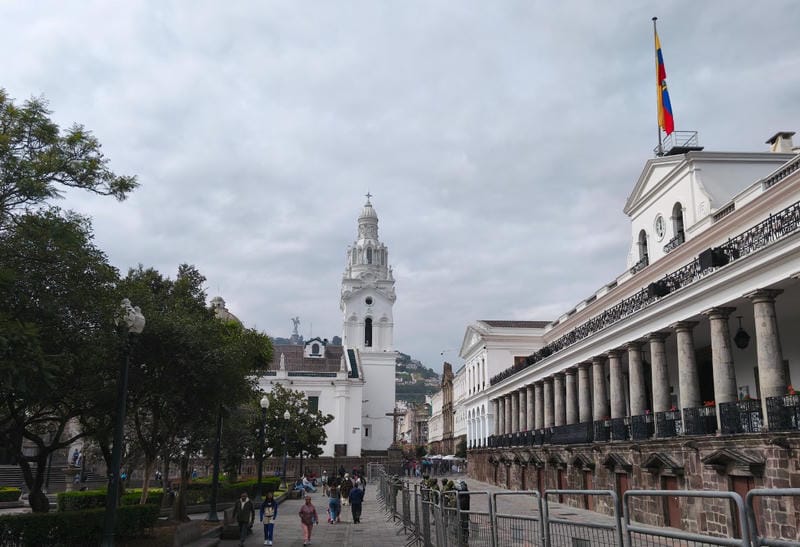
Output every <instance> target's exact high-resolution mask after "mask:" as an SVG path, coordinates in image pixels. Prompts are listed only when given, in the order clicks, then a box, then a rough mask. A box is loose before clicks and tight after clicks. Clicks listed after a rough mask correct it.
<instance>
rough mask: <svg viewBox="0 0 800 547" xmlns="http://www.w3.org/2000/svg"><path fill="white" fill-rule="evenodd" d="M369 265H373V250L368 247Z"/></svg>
mask: <svg viewBox="0 0 800 547" xmlns="http://www.w3.org/2000/svg"><path fill="white" fill-rule="evenodd" d="M367 264H372V248H371V247H367Z"/></svg>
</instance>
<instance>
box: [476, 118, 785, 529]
mask: <svg viewBox="0 0 800 547" xmlns="http://www.w3.org/2000/svg"><path fill="white" fill-rule="evenodd" d="M792 135H793V134H792V133H789V132H781V133H778V134H776V135H775V136H774V137H772V138H771V139H770V140H769V141H768V144H770V145H771V150H770V151H769V152H767V151H765V152H753V153H740V152H734V153H728V152H708V151H704V150H702V149H701V148H700V147H693V148H692V149H687V150H676V151H674V153H672V154H667V155H665V156H660V157H656V158H654V159H650V160H648V161H647V162H646V164H645V166H644V169H643V170H642V172H641V175H640V176H639V178H638V180H637V181H636V184H635V185H634V188H633V191H632V192H631V194H630V197H629V198H628V200H627V203H626V204H625V207H624V211H625V213H626V214H627V215H628V217H629V218H630V223H631V246H630V252H629V255H628V257H627V267H626V268H625V270H624V271H623V272H622V273H621V274H620V275H619V276H618V277H617V278H616V279H613V280H611V281H610V282H609V283H607V284H605V285H603V286H602V287H600V288H599V289H598V290H597V291H596V292H595V293H594V294H592V295H590V296H589V297H588V298H586V299H584V300H583V301H581V302H579V303H578V304H577V305H576V306H574V307H573V308H572V309H570V310H569V311H567V312H565V313H564V314H562V315H561V316H560V317H558V318H557V319H556V320H554V321H549V322H546V323H545V324H542V325H538V328H535V329H534V330H535V332H533V331H532V332H530V333H527V338H528V342H527V345H528V347H529V348H531V349H533V350H534V351H530V352H522V351H520V352H519V353H518V354H516V355H514V356H513V358H509V357H506V358H505V359H504V360H503V361H495V362H488V361H484V358H485V357H487V355H486V350H485V349H484V347H483V338H484V337H485V335H484V334H482V333H480V332H478V331H479V330H480V329H476V328H475V326H470V327H468V329H467V335H466V337H465V340H469V342H466V343H465V344H464V345H463V346H462V357H463V358H465V360H466V361H467V367H468V368H469V369H470V372H469V377H470V378H471V379H470V388H469V391H470V394H469V396H468V397H467V398H466V399H465V401H464V403H463V404H464V405H467V410H468V413H469V414H468V415H469V418H470V427H469V429H468V444H469V450H470V452H469V461H470V465H469V473H470V475H472V476H473V477H475V478H477V479H479V480H485V481H489V482H494V483H496V484H499V485H502V486H506V487H509V488H516V489H537V490H544V489H553V488H562V489H581V488H582V489H593V488H594V489H610V490H615V491H616V492H617V494H618V496H619V497H620V498H622V495H623V494H624V492H626V491H627V490H629V489H643V490H653V489H665V490H675V491H676V496H675V497H672V498H663V501H664V504H663V506H662V504H661V501H662V500H661V499H647V498H642V499H640V500H638V501H635V502H633V503H632V504H631V511H632V518H633V519H634V520H637V521H639V522H643V523H647V524H652V525H656V526H673V527H678V528H683V529H687V530H691V531H698V532H703V533H710V534H713V535H718V534H722V535H725V534H727V533H729V532H730V531H731V530H733V529H735V528H736V527H737V526H738V525H739V523H738V522H737V518H738V515H737V514H736V513H735V512H734V511H731V510H730V508H728V507H727V505H725V506H724V507H723V506H721V505H720V502H719V500H711V499H709V500H706V499H698V500H695V501H692V500H690V499H688V498H683V497H681V496H680V491H682V490H719V491H733V492H737V493H739V494H740V495H741V496H742V497H743V498H744V496H745V495H746V493H747V492H748V491H750V490H751V489H753V488H781V487H790V486H794V487H796V486H798V485H800V458H798V453H799V452H798V449H799V448H800V395H798V394H796V393H795V390H794V387H793V382H796V381H800V339H798V338H797V337H796V336H795V334H796V333H797V331H798V328H800V305H799V304H800V282H798V280H799V279H800V201H799V200H800V155H798V154H797V152H798V149H796V148H794V147H793V145H792V142H791V137H792ZM478 326H481V327H484V328H485V325H481V324H480V322H479V323H478ZM473 335H476V336H473ZM473 340H474V342H473ZM522 346H525V343H523V344H522ZM522 346H521V347H519V348H518V349H519V350H522V349H523V347H522ZM473 378H474V379H473ZM565 503H568V504H571V505H575V506H580V507H584V508H592V509H594V510H596V511H602V512H610V511H612V509H613V508H612V507H610V506H609V505H608V504H605V503H604V502H603V501H602V500H599V499H598V500H590V499H589V497H585V496H571V497H569V499H567V500H566V501H565ZM762 503H763V505H762V507H763V512H762V515H764V521H763V522H761V523H760V525H761V526H764V527H767V528H768V529H770V530H773V531H776V532H775V534H776V535H775V537H789V538H791V539H796V535H797V534H798V530H800V520H799V519H798V516H797V515H798V512H797V511H796V510H795V504H796V502H794V501H793V500H791V499H786V498H783V499H781V498H780V497H772V498H765V499H764V500H763V502H762ZM723 505H724V504H723ZM798 508H800V507H798ZM711 514H713V522H712V519H711V517H709V516H708V515H711Z"/></svg>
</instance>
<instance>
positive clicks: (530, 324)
mask: <svg viewBox="0 0 800 547" xmlns="http://www.w3.org/2000/svg"><path fill="white" fill-rule="evenodd" d="M481 323H486V324H487V325H489V326H490V327H506V328H510V329H543V328H545V327H546V326H547V325H549V324H550V321H505V320H495V319H481Z"/></svg>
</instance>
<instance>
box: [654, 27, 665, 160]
mask: <svg viewBox="0 0 800 547" xmlns="http://www.w3.org/2000/svg"><path fill="white" fill-rule="evenodd" d="M657 19H658V17H653V44H655V39H656V36H658V33H657V31H656V20H657ZM653 50H654V53H655V58H656V105H658V104H661V103H660V101H661V96H660V93H661V89H659V85H658V84H659V81H658V51H657V50H656V48H655V45H654V46H653ZM659 114H660V111H657V112H656V128H657V129H658V155H659V156H663V155H664V147H663V145H662V144H661V125H660V120H659V119H658V116H659Z"/></svg>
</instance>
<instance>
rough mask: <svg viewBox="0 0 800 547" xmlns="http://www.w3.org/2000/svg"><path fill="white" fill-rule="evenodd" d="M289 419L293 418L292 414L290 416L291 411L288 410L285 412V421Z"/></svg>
mask: <svg viewBox="0 0 800 547" xmlns="http://www.w3.org/2000/svg"><path fill="white" fill-rule="evenodd" d="M289 418H291V414H289V411H288V410H286V411H284V412H283V419H284V420H288V419H289Z"/></svg>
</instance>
